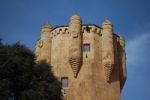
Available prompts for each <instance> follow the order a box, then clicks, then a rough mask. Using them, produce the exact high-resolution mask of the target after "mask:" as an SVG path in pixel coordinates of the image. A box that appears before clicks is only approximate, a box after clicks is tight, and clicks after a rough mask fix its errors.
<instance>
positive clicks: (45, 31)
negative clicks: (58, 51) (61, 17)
mask: <svg viewBox="0 0 150 100" xmlns="http://www.w3.org/2000/svg"><path fill="white" fill-rule="evenodd" d="M51 30H52V27H51V25H49V24H48V23H46V24H44V25H43V26H42V28H41V38H40V39H39V40H38V41H37V43H36V49H35V54H36V57H37V58H36V60H37V61H41V60H45V61H46V62H47V63H50V60H51V59H50V57H51V38H50V32H51Z"/></svg>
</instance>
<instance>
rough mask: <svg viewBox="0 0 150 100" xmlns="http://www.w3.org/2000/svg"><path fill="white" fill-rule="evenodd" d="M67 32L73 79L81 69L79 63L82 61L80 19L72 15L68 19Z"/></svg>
mask: <svg viewBox="0 0 150 100" xmlns="http://www.w3.org/2000/svg"><path fill="white" fill-rule="evenodd" d="M69 32H70V46H69V62H70V65H71V67H72V70H73V73H74V77H77V74H78V72H79V70H80V68H81V61H82V59H81V58H82V54H81V51H82V43H81V41H82V40H81V38H82V36H81V19H80V17H79V16H78V15H74V16H72V17H71V18H70V23H69Z"/></svg>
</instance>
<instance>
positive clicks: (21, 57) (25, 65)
mask: <svg viewBox="0 0 150 100" xmlns="http://www.w3.org/2000/svg"><path fill="white" fill-rule="evenodd" d="M34 59H35V57H34V54H33V53H32V52H31V51H30V50H29V49H28V48H26V47H25V46H23V45H20V44H19V43H16V44H13V45H4V44H3V43H2V42H0V100H61V84H60V82H59V81H58V80H57V78H56V77H55V76H54V75H53V73H52V71H51V67H50V66H49V65H48V64H47V63H45V62H44V61H42V62H40V63H38V64H36V63H35V62H34Z"/></svg>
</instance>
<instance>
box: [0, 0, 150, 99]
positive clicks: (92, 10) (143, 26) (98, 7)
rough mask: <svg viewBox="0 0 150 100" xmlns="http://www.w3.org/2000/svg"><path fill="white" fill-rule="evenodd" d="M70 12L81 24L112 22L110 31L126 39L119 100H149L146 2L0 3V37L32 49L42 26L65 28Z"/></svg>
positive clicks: (51, 0) (148, 10)
mask: <svg viewBox="0 0 150 100" xmlns="http://www.w3.org/2000/svg"><path fill="white" fill-rule="evenodd" d="M74 13H77V14H79V15H80V16H81V18H82V20H83V24H96V25H101V23H102V21H103V20H104V19H105V18H108V19H110V20H111V21H112V22H113V25H114V32H116V33H119V34H120V35H122V36H124V37H125V39H126V51H127V71H128V79H127V81H126V84H125V86H124V89H123V91H122V100H149V98H150V52H149V50H150V1H149V0H0V38H2V39H3V41H4V42H5V43H15V42H17V41H20V42H21V43H22V44H25V45H26V46H27V47H29V48H30V49H31V50H34V44H35V42H36V40H37V39H38V38H39V37H40V27H41V25H42V24H44V23H45V22H47V21H49V23H50V24H51V25H52V26H53V27H55V26H57V25H68V22H69V18H70V16H72V15H73V14H74Z"/></svg>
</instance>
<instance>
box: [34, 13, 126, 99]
mask: <svg viewBox="0 0 150 100" xmlns="http://www.w3.org/2000/svg"><path fill="white" fill-rule="evenodd" d="M35 54H36V56H37V59H36V61H40V60H46V61H47V62H48V63H49V64H51V65H52V69H53V72H54V74H55V75H56V76H57V77H58V78H59V79H60V80H62V79H63V78H65V79H68V86H67V87H63V89H62V92H63V93H64V99H65V100H120V99H121V97H120V93H121V89H122V88H123V85H124V83H125V80H126V54H125V41H124V39H123V38H122V37H121V36H119V35H117V34H114V33H113V26H112V23H111V22H110V21H109V20H105V21H104V22H103V24H102V27H99V26H96V25H83V24H82V23H81V18H80V17H79V16H78V15H74V16H72V17H71V19H70V23H69V26H63V27H56V28H54V29H53V28H52V27H51V26H50V25H48V24H45V25H43V27H42V31H41V38H40V39H39V40H38V41H37V43H36V49H35Z"/></svg>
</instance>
